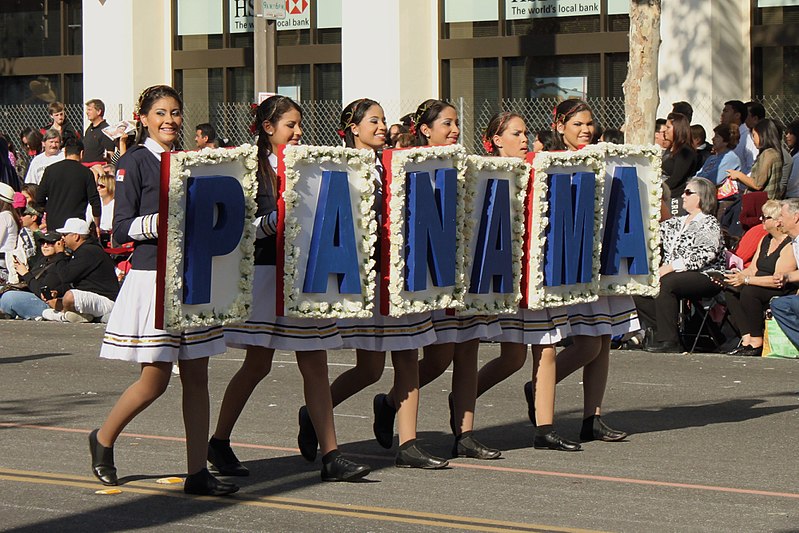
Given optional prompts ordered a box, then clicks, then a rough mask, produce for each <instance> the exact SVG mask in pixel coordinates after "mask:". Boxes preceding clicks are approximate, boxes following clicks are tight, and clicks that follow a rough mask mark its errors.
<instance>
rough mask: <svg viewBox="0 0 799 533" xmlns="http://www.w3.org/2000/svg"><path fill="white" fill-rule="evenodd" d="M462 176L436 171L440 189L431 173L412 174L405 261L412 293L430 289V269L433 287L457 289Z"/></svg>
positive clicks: (451, 169) (450, 169)
mask: <svg viewBox="0 0 799 533" xmlns="http://www.w3.org/2000/svg"><path fill="white" fill-rule="evenodd" d="M457 176H458V173H457V171H456V170H455V169H454V168H444V169H439V170H436V188H435V191H433V184H432V183H431V181H430V174H429V173H428V172H409V173H408V181H407V185H408V187H407V189H408V193H407V194H408V202H407V218H406V220H405V235H406V237H407V250H406V257H405V264H406V281H405V289H406V290H408V291H422V290H425V289H426V288H427V267H428V266H429V267H430V274H431V277H432V279H433V285H435V286H436V287H449V286H452V285H455V237H456V230H457V226H456V223H455V222H456V218H455V209H456V206H457V192H458V191H457V185H458V180H457Z"/></svg>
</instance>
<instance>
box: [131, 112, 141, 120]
mask: <svg viewBox="0 0 799 533" xmlns="http://www.w3.org/2000/svg"><path fill="white" fill-rule="evenodd" d="M133 120H135V121H136V122H138V121H139V120H141V116H139V113H138V112H136V111H134V112H133Z"/></svg>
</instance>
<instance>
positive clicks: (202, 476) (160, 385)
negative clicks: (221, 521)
mask: <svg viewBox="0 0 799 533" xmlns="http://www.w3.org/2000/svg"><path fill="white" fill-rule="evenodd" d="M137 109H138V112H139V121H138V123H137V132H136V146H134V147H133V148H131V149H130V150H129V151H128V153H127V154H125V157H123V158H122V159H121V160H120V161H119V167H118V170H117V178H116V179H117V197H116V209H115V212H114V238H115V239H116V240H117V241H118V242H129V241H134V243H135V250H134V252H133V256H132V257H131V263H132V264H133V268H132V269H131V271H130V273H129V274H128V276H127V278H126V279H125V284H124V285H123V286H122V290H121V291H120V293H119V297H118V298H117V301H116V305H114V310H113V311H112V312H111V316H110V318H109V320H108V327H107V328H106V332H105V337H104V338H103V346H102V349H101V352H100V356H101V357H104V358H107V359H121V360H125V361H132V362H136V363H139V364H140V365H141V375H140V376H139V379H138V380H137V381H136V382H135V383H134V384H133V385H131V386H130V387H128V389H127V390H126V391H125V392H124V393H123V394H122V396H120V398H119V400H117V403H116V405H114V407H113V408H112V409H111V412H110V413H109V414H108V418H106V420H105V422H104V423H103V425H102V426H101V427H100V428H99V429H96V430H94V431H92V432H91V434H90V435H89V449H90V452H91V456H92V470H93V472H94V475H95V476H97V478H98V479H99V480H100V481H102V482H103V484H104V485H116V484H117V483H118V479H117V471H116V467H115V466H114V443H115V442H116V440H117V437H119V434H120V433H122V430H123V429H125V426H127V425H128V424H129V423H130V422H131V421H132V420H133V419H134V418H135V417H136V415H138V414H139V413H140V412H142V411H143V410H144V409H146V408H147V407H148V406H149V405H150V404H151V403H153V402H154V401H155V400H156V399H157V398H158V397H159V396H161V395H162V394H163V393H164V391H165V390H166V387H167V384H168V383H169V378H170V376H171V369H172V365H173V364H174V363H177V364H178V366H179V367H180V381H181V383H182V385H183V422H184V425H185V428H186V451H187V455H188V470H187V471H188V476H187V477H186V482H185V484H184V485H183V490H184V492H186V493H188V494H201V495H213V496H221V495H225V494H231V493H233V492H236V491H237V490H238V487H237V486H236V485H233V484H231V483H224V482H222V481H219V480H218V479H216V478H215V477H214V476H212V475H211V474H210V473H209V472H208V470H207V469H206V468H205V465H206V463H205V455H206V439H207V438H208V419H209V416H210V415H209V412H210V407H209V400H208V357H209V356H211V355H215V354H220V353H224V352H225V343H224V339H223V333H222V329H221V328H219V327H210V328H198V329H190V330H186V331H184V332H182V333H175V332H167V331H164V330H158V329H155V322H154V320H155V318H154V317H155V310H154V307H155V276H156V274H155V269H156V250H157V246H158V238H159V236H158V207H159V189H160V181H161V180H160V165H161V163H160V160H161V154H162V153H163V152H165V151H168V150H171V149H172V146H173V144H174V143H175V141H176V140H177V137H178V133H179V132H180V127H181V124H182V122H183V102H182V101H181V99H180V96H179V95H178V93H177V91H175V90H174V89H173V88H172V87H169V86H166V85H156V86H153V87H150V88H148V89H146V90H145V91H144V92H143V93H142V94H141V96H139V102H138V104H137Z"/></svg>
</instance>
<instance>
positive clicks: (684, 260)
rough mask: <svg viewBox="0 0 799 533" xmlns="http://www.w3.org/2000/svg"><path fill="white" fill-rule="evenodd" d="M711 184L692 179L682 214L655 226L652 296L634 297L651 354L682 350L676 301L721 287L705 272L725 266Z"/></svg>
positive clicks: (714, 188) (678, 303)
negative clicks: (648, 331)
mask: <svg viewBox="0 0 799 533" xmlns="http://www.w3.org/2000/svg"><path fill="white" fill-rule="evenodd" d="M716 202H717V201H716V187H715V185H713V184H712V183H711V182H710V181H708V180H707V179H705V178H691V179H690V180H688V183H687V184H686V185H685V189H684V191H683V208H684V209H685V211H686V212H687V213H688V214H687V215H684V216H679V217H674V218H670V219H668V220H666V221H665V222H663V223H662V224H661V226H660V236H661V246H662V249H663V264H662V266H661V267H660V269H659V270H658V274H659V275H660V293H659V294H658V296H657V297H655V298H651V297H642V296H635V297H634V299H635V304H636V307H637V308H638V316H639V318H641V319H642V321H643V323H644V326H645V327H647V328H652V329H653V330H654V342H653V343H652V344H651V345H649V346H647V348H646V350H647V351H650V352H660V353H674V352H681V351H682V346H681V344H680V337H679V329H678V327H677V323H678V320H677V318H678V315H679V309H680V300H681V299H684V298H705V297H709V296H715V295H716V294H718V293H719V292H720V291H721V287H719V286H718V285H716V284H715V283H713V281H712V280H711V279H710V277H708V276H707V275H706V274H705V273H706V272H709V271H723V270H724V266H725V265H724V244H723V241H722V238H721V228H720V227H719V223H718V220H717V219H716V217H715V216H714V214H715V212H716Z"/></svg>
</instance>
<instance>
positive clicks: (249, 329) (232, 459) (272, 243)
mask: <svg viewBox="0 0 799 533" xmlns="http://www.w3.org/2000/svg"><path fill="white" fill-rule="evenodd" d="M301 123H302V109H300V107H299V106H298V105H297V104H296V103H295V102H294V101H293V100H291V99H290V98H287V97H285V96H272V97H270V98H267V99H266V100H264V101H263V102H262V103H261V104H260V105H259V106H258V109H257V111H256V118H255V128H256V131H257V132H258V143H257V144H258V193H257V197H256V202H257V204H258V211H257V213H256V216H257V218H256V221H255V225H256V228H257V229H256V241H255V265H256V266H255V276H254V280H253V294H254V295H255V297H254V298H253V307H252V313H251V315H250V319H249V320H248V321H247V322H245V323H244V324H240V325H236V326H230V327H227V328H225V342H227V344H228V346H231V347H235V348H246V350H247V353H246V355H245V358H244V363H243V364H242V366H241V368H240V369H239V371H238V372H236V374H235V375H234V376H233V379H231V380H230V384H228V386H227V390H226V391H225V396H224V399H223V400H222V408H221V410H220V412H219V420H218V421H217V424H216V430H215V431H214V434H213V436H212V437H211V440H210V441H209V443H208V461H209V462H210V463H211V464H212V465H213V466H214V467H215V468H216V469H217V470H218V471H219V472H220V473H221V474H225V475H230V476H246V475H248V474H249V471H248V470H247V468H246V467H244V465H242V464H241V462H240V461H239V460H238V458H237V457H236V455H235V454H234V453H233V450H232V448H231V447H230V434H231V432H232V431H233V426H234V425H235V424H236V421H237V420H238V418H239V416H240V415H241V412H242V410H243V409H244V405H245V404H246V403H247V400H248V399H249V398H250V395H251V394H252V392H253V390H255V387H256V386H257V385H258V384H259V383H260V382H261V381H262V380H263V379H264V378H265V377H266V376H267V375H268V374H269V371H270V370H271V368H272V358H273V356H274V353H275V350H292V351H296V354H297V365H298V366H299V368H300V372H301V373H302V378H303V387H304V392H305V402H306V404H307V405H308V412H309V416H310V419H311V420H312V421H313V426H314V427H315V428H316V433H317V434H318V435H319V436H320V438H319V441H320V444H321V449H322V454H323V457H322V480H323V481H351V480H355V479H359V478H362V477H364V476H365V475H367V474H368V473H369V471H370V469H369V467H368V466H366V465H361V464H357V463H354V462H352V461H350V460H348V459H346V458H345V457H344V456H343V455H341V453H340V452H339V451H338V447H337V444H336V431H335V427H334V425H333V406H332V404H331V401H330V383H329V381H328V374H327V352H326V350H328V349H333V348H339V347H341V337H340V336H339V334H338V330H337V328H336V325H335V323H334V322H333V321H330V320H312V319H295V318H287V317H277V316H275V287H276V280H275V276H276V268H275V264H276V258H277V239H276V236H275V231H276V225H277V190H278V189H277V174H276V169H277V155H276V152H277V148H278V146H280V145H282V144H291V145H296V144H299V142H300V138H301V137H302V127H301ZM313 451H314V454H315V453H316V448H315V447H314V450H313Z"/></svg>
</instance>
